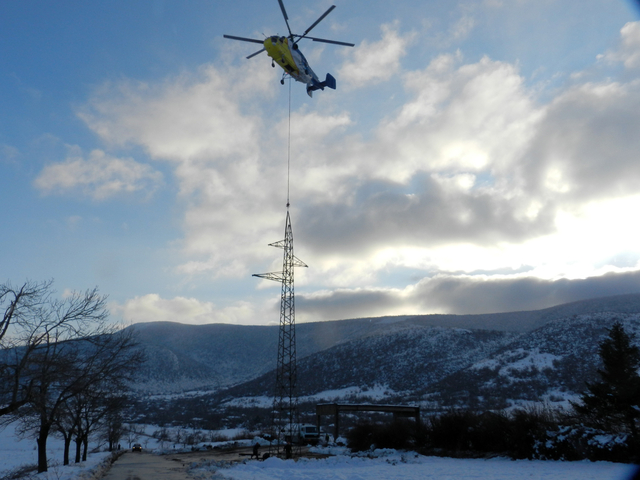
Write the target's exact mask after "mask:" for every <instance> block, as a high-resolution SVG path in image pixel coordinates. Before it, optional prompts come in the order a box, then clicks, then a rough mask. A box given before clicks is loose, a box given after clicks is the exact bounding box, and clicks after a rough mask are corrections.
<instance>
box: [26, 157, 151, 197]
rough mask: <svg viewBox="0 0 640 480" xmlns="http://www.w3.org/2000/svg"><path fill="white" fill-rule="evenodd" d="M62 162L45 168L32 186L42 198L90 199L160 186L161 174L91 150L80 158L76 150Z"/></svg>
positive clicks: (140, 165) (143, 191)
mask: <svg viewBox="0 0 640 480" xmlns="http://www.w3.org/2000/svg"><path fill="white" fill-rule="evenodd" d="M72 150H73V151H72V153H71V154H70V155H69V156H68V157H67V159H66V160H65V161H64V162H61V163H54V164H51V165H47V166H46V167H44V168H43V170H42V172H40V175H38V177H37V178H36V179H35V181H34V185H35V186H36V188H38V189H39V190H40V191H41V192H42V193H43V194H44V195H50V194H55V193H57V194H64V193H75V192H78V191H79V192H81V193H82V194H83V195H86V196H89V197H92V198H93V199H94V200H105V199H107V198H110V197H114V196H117V195H122V194H130V193H134V192H142V193H144V194H146V195H149V194H151V193H152V192H153V191H154V190H155V189H156V188H157V187H158V186H159V185H160V184H161V183H162V174H161V173H160V172H158V171H156V170H154V169H153V168H152V167H151V166H149V165H145V164H141V163H138V162H136V161H135V160H134V159H133V158H117V157H113V156H111V155H108V154H106V153H105V152H104V151H102V150H93V151H92V152H91V153H90V154H89V156H88V158H84V156H83V155H82V153H81V152H80V150H79V149H78V148H73V149H72Z"/></svg>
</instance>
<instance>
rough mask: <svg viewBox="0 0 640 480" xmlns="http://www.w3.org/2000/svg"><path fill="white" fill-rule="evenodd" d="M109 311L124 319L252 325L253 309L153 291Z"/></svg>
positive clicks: (242, 305) (197, 323) (127, 320)
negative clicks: (164, 295) (163, 294)
mask: <svg viewBox="0 0 640 480" xmlns="http://www.w3.org/2000/svg"><path fill="white" fill-rule="evenodd" d="M110 309H111V311H112V312H113V313H115V314H117V315H119V316H120V317H122V318H123V319H124V320H125V321H126V322H131V323H141V322H179V323H188V324H196V325H202V324H207V323H232V324H255V320H256V312H255V311H254V309H253V307H252V306H251V305H249V304H248V303H245V302H236V303H235V304H234V305H232V306H227V307H224V308H218V307H216V305H215V304H213V303H211V302H202V301H200V300H197V299H195V298H186V297H175V298H172V299H164V298H161V297H160V296H159V295H157V294H155V293H151V294H148V295H143V296H140V297H135V298H132V299H130V300H127V301H126V302H125V303H124V304H123V305H118V304H113V305H111V306H110Z"/></svg>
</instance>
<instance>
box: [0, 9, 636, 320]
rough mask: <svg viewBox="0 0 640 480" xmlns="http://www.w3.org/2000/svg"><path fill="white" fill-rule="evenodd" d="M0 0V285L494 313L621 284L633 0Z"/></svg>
mask: <svg viewBox="0 0 640 480" xmlns="http://www.w3.org/2000/svg"><path fill="white" fill-rule="evenodd" d="M332 4H335V5H336V7H337V8H336V9H335V10H334V11H333V12H331V14H330V15H329V16H327V17H326V18H325V19H324V20H323V21H322V22H321V23H320V24H319V25H318V26H316V27H315V29H314V30H313V33H312V35H314V36H317V37H321V38H329V39H334V40H339V41H345V42H352V43H355V45H356V46H355V47H354V48H350V47H343V46H337V45H330V44H326V43H319V42H312V41H310V40H303V41H301V43H300V48H301V51H303V53H304V54H305V56H306V58H307V59H308V60H309V63H310V65H311V67H312V68H313V70H314V71H315V72H316V73H317V74H318V76H319V77H320V78H321V79H323V78H324V76H325V74H326V73H327V72H330V73H331V74H332V75H333V76H334V77H335V78H336V80H337V89H336V90H335V91H333V90H329V89H326V90H325V91H318V92H315V93H314V96H313V98H309V97H308V96H307V95H306V91H305V86H304V85H303V84H301V83H297V82H292V81H286V82H285V84H284V86H283V85H281V84H280V79H281V75H282V70H281V69H280V68H272V67H271V65H270V64H271V61H270V59H269V57H267V55H266V54H265V53H262V54H261V55H258V56H256V57H253V58H252V59H250V60H247V59H246V58H245V57H246V56H247V55H249V54H251V53H253V52H255V51H256V50H257V49H258V48H259V46H257V45H253V44H250V43H245V42H237V41H233V40H228V39H225V38H223V34H230V35H236V36H244V37H251V38H258V39H262V38H264V37H265V36H269V35H273V34H279V35H284V34H286V33H287V32H286V26H285V23H284V20H283V18H282V14H281V11H280V8H279V5H278V2H277V1H276V0H263V1H256V0H233V1H232V0H206V1H205V0H191V1H189V2H181V1H177V0H176V1H172V0H164V1H163V0H137V1H135V2H131V1H128V0H112V1H110V2H84V1H79V0H78V1H74V0H65V1H62V2H60V1H53V0H40V1H35V0H27V1H24V0H5V1H3V2H0V65H2V67H1V68H0V172H1V174H0V201H1V202H2V206H3V208H2V209H1V210H0V223H1V224H2V227H3V228H2V234H1V236H0V242H1V244H0V245H1V246H2V248H1V249H0V282H7V281H8V282H11V283H13V284H18V283H20V282H23V281H25V280H27V279H30V280H36V281H39V280H46V279H54V281H55V284H54V285H55V288H56V290H57V292H58V294H59V295H61V296H64V295H65V294H66V293H68V292H69V291H72V290H85V289H88V288H93V287H96V286H97V287H98V288H99V290H100V292H101V293H102V294H105V295H108V297H109V308H110V311H111V314H112V318H113V319H114V321H122V322H124V323H127V324H129V323H136V322H148V321H178V322H183V323H193V324H204V323H213V322H216V323H219V322H223V323H232V324H239V325H247V324H258V325H266V324H274V323H275V324H277V323H278V321H279V302H280V285H279V284H278V283H276V282H273V281H269V280H264V279H259V278H255V277H252V274H255V273H265V272H276V271H281V269H282V250H280V249H275V248H273V247H269V246H268V244H269V243H273V242H276V241H279V240H282V239H283V238H284V227H285V218H286V214H287V199H289V202H290V207H289V208H288V211H289V213H290V215H291V222H292V227H293V236H294V252H295V255H296V256H297V257H298V258H300V259H301V260H302V261H303V262H305V263H306V264H307V265H308V268H297V269H296V273H295V275H296V276H295V292H296V321H298V322H307V321H322V320H335V319H344V318H355V317H370V316H384V315H413V314H431V313H454V314H470V313H492V312H505V311H517V310H531V309H539V308H545V307H549V306H552V305H557V304H561V303H565V302H571V301H577V300H582V299H587V298H594V297H600V296H606V295H616V294H625V293H640V242H638V239H639V236H640V227H639V226H638V214H637V212H638V211H640V162H639V161H638V160H639V156H640V153H639V152H640V135H638V132H639V131H640V7H639V6H638V3H636V2H634V1H632V0H585V1H582V2H566V1H563V0H511V1H507V0H482V1H480V0H478V1H475V0H474V1H469V0H459V1H455V0H433V1H429V2H423V1H416V0H397V1H395V2H392V3H390V2H382V1H379V0H335V1H334V2H330V1H325V0H319V1H314V2H312V1H307V0H299V1H297V2H293V1H291V0H289V1H288V2H285V6H286V9H287V13H288V16H289V23H290V25H291V28H292V30H293V31H294V33H302V32H304V30H306V28H307V27H308V26H310V25H311V24H312V23H313V22H314V21H315V20H316V19H317V18H318V17H319V16H320V15H321V14H322V13H323V12H324V11H325V10H326V9H327V8H329V7H330V6H331V5H332Z"/></svg>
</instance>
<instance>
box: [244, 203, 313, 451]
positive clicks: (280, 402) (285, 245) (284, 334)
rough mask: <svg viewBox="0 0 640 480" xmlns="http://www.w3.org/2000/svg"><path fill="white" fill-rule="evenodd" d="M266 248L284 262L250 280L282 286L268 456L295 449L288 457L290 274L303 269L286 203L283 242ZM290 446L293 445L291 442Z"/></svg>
mask: <svg viewBox="0 0 640 480" xmlns="http://www.w3.org/2000/svg"><path fill="white" fill-rule="evenodd" d="M269 246H271V247H277V248H282V249H283V250H284V258H283V261H282V272H273V273H259V274H254V275H253V276H254V277H260V278H266V279H267V280H274V281H276V282H280V283H282V294H281V297H280V332H279V336H278V363H277V367H276V389H275V396H274V398H273V409H272V412H271V428H272V432H273V436H274V437H275V445H273V443H272V445H271V448H270V450H272V451H271V452H270V453H271V454H274V453H275V454H276V455H280V454H281V452H283V451H284V453H285V454H286V453H288V452H286V450H287V449H288V448H295V451H291V453H292V454H296V453H299V452H298V450H299V447H298V446H297V445H290V447H285V442H286V441H287V440H286V439H285V437H291V438H290V442H291V440H293V439H294V438H295V437H296V436H297V434H298V425H299V418H298V396H297V391H296V384H297V370H296V322H295V319H296V306H295V292H294V286H293V272H294V269H295V267H306V266H307V265H306V264H305V263H304V262H302V261H300V260H299V259H298V258H296V256H295V255H294V254H293V230H292V229H291V217H290V216H289V204H288V203H287V219H286V223H285V228H284V240H280V241H279V242H275V243H270V244H269ZM291 443H293V442H291Z"/></svg>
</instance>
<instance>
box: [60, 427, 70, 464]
mask: <svg viewBox="0 0 640 480" xmlns="http://www.w3.org/2000/svg"><path fill="white" fill-rule="evenodd" d="M62 435H63V436H64V461H63V463H62V464H63V465H69V450H70V448H71V434H70V433H69V434H67V433H64V432H63V433H62Z"/></svg>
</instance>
